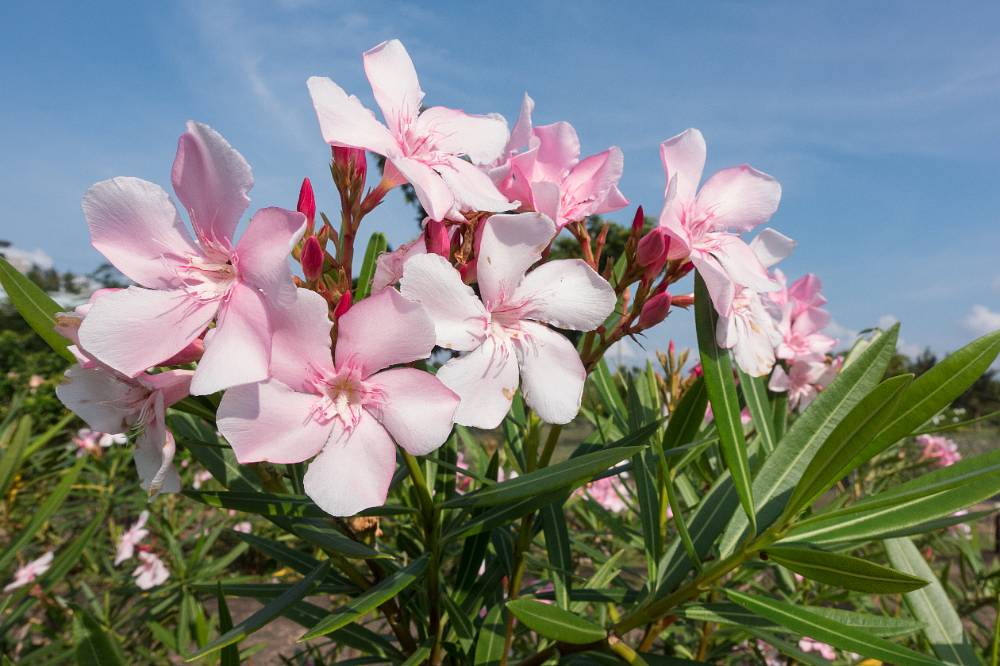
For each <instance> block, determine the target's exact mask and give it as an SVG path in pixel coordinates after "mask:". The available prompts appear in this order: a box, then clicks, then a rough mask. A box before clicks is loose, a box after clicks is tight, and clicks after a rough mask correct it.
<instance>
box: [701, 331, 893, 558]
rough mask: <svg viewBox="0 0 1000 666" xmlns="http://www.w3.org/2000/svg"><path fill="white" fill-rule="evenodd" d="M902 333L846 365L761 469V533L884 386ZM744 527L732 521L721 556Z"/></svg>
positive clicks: (884, 337) (757, 484)
mask: <svg viewBox="0 0 1000 666" xmlns="http://www.w3.org/2000/svg"><path fill="white" fill-rule="evenodd" d="M898 334H899V325H898V324H897V325H895V326H893V327H892V328H891V329H889V330H888V331H886V332H885V333H881V334H880V335H879V336H878V337H877V338H876V339H875V340H873V341H872V342H871V343H870V344H868V345H867V346H866V347H865V350H864V351H863V352H861V354H860V355H859V356H858V357H857V360H856V361H855V362H854V363H851V364H849V365H845V366H844V369H843V370H842V371H841V373H840V374H839V375H838V376H837V378H836V379H834V380H833V382H831V383H830V385H829V386H827V387H826V388H825V389H824V390H823V391H822V392H821V393H820V394H819V396H817V397H816V399H815V400H814V401H813V402H812V404H810V405H809V407H808V409H806V411H805V412H804V413H803V414H802V415H800V416H799V417H798V418H797V419H796V420H795V423H793V424H792V427H791V428H790V429H789V430H788V432H787V433H786V434H785V436H784V437H783V438H782V439H781V441H780V442H778V445H777V446H776V447H775V449H774V451H773V452H772V453H771V455H769V456H768V457H767V459H766V460H765V461H764V464H763V465H761V468H760V469H759V470H758V471H757V476H756V478H755V479H754V489H753V494H754V499H755V500H756V502H757V520H758V522H759V523H760V528H761V529H763V528H766V527H769V526H770V525H771V523H773V522H774V521H775V520H776V519H777V518H778V517H779V516H780V515H781V513H782V512H783V510H784V508H785V500H786V499H787V498H788V496H789V494H790V493H791V491H792V489H793V488H794V487H795V485H796V484H797V483H798V481H799V478H801V476H802V473H803V472H804V471H805V469H806V461H807V460H811V459H812V458H813V456H814V455H815V454H816V451H817V450H819V447H820V446H821V445H822V444H823V442H824V441H826V439H827V438H828V437H829V436H830V433H832V432H833V430H834V428H836V427H837V425H838V424H839V423H840V422H841V421H842V420H843V419H844V418H845V417H846V416H847V415H848V414H849V413H850V412H851V410H852V409H854V406H855V405H857V404H858V403H859V402H860V401H861V399H862V398H863V397H864V396H866V395H868V393H869V392H870V391H871V390H872V389H874V388H875V386H876V385H877V384H878V383H879V381H881V379H882V375H883V374H884V373H885V369H886V367H887V366H888V365H889V361H890V359H891V358H892V355H893V354H894V353H895V349H896V338H897V336H898ZM746 526H747V522H746V519H745V518H744V517H743V516H742V515H740V514H736V515H734V516H733V518H732V520H731V521H730V523H729V525H728V526H727V527H726V531H725V533H724V534H723V535H722V539H721V540H720V542H719V549H720V553H721V554H722V556H723V557H725V556H727V555H730V554H731V553H732V552H733V549H734V548H735V546H736V544H737V543H738V542H739V540H740V537H741V536H742V534H743V532H744V531H745V530H746Z"/></svg>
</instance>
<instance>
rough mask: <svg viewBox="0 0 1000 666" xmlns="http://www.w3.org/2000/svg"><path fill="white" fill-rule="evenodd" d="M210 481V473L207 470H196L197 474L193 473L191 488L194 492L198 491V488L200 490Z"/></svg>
mask: <svg viewBox="0 0 1000 666" xmlns="http://www.w3.org/2000/svg"><path fill="white" fill-rule="evenodd" d="M211 480H212V473H211V472H209V471H208V470H207V469H202V470H198V471H197V472H195V473H194V478H193V479H191V487H192V488H194V489H195V490H198V489H199V488H201V486H202V485H203V484H205V483H208V482H209V481H211Z"/></svg>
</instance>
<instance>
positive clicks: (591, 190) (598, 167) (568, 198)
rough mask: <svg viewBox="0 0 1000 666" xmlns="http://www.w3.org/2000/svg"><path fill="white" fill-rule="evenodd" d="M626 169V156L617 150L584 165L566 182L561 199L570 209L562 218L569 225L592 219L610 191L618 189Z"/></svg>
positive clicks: (581, 164)
mask: <svg viewBox="0 0 1000 666" xmlns="http://www.w3.org/2000/svg"><path fill="white" fill-rule="evenodd" d="M624 169H625V156H624V155H623V154H622V151H621V148H618V147H617V146H612V147H611V148H608V149H607V150H605V151H604V152H603V153H598V154H596V155H591V156H590V157H588V158H586V159H584V160H583V161H581V162H580V163H579V164H577V165H576V166H575V167H573V170H572V171H570V172H569V175H567V176H566V178H565V180H563V183H562V188H561V190H562V198H563V200H564V201H565V202H567V205H566V208H565V210H563V211H561V212H560V214H561V215H562V216H563V217H565V218H566V220H567V221H576V220H582V219H584V218H586V217H587V216H589V215H593V214H594V213H595V212H596V211H597V208H598V207H599V206H600V205H601V204H602V203H604V201H605V199H607V198H608V193H609V192H610V191H611V189H612V188H613V187H615V186H617V185H618V181H619V180H621V177H622V171H623V170H624Z"/></svg>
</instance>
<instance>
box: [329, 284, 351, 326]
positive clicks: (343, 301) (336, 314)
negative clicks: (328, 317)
mask: <svg viewBox="0 0 1000 666" xmlns="http://www.w3.org/2000/svg"><path fill="white" fill-rule="evenodd" d="M350 309H351V290H350V289H348V290H347V291H345V292H344V293H343V294H341V295H340V300H339V301H337V307H336V308H335V309H334V311H333V318H334V319H340V317H341V315H343V314H344V313H345V312H347V311H348V310H350Z"/></svg>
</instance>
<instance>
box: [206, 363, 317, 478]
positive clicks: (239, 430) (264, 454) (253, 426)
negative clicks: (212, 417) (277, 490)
mask: <svg viewBox="0 0 1000 666" xmlns="http://www.w3.org/2000/svg"><path fill="white" fill-rule="evenodd" d="M319 400H320V397H319V396H317V395H315V394H312V393H300V392H298V391H295V390H294V389H292V388H291V387H289V386H286V385H285V384H282V383H281V382H279V381H277V380H274V379H270V380H268V381H266V382H261V383H259V384H246V385H244V386H234V387H233V388H231V389H229V390H228V391H226V392H225V393H224V394H223V396H222V402H220V403H219V412H218V419H217V423H218V426H219V432H221V433H222V436H223V437H225V438H226V441H227V442H229V444H230V445H231V446H232V447H233V452H234V453H235V454H236V459H237V460H238V461H239V462H240V464H247V463H253V462H261V461H267V462H272V463H296V462H302V461H303V460H308V459H309V458H312V457H313V456H314V455H316V454H317V453H319V452H320V450H321V449H322V448H323V446H324V445H325V444H326V441H327V439H329V437H330V432H331V430H332V426H331V425H330V424H329V423H327V424H326V425H323V424H321V423H320V422H319V421H317V420H316V419H315V418H313V409H314V408H315V407H316V404H317V402H318V401H319Z"/></svg>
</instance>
